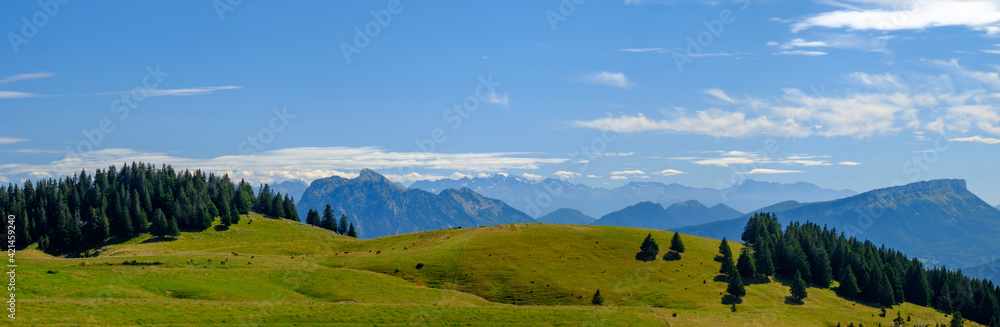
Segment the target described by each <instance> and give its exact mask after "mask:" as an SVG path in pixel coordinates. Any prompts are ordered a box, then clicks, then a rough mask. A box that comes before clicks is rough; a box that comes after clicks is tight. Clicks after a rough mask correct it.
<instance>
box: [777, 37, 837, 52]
mask: <svg viewBox="0 0 1000 327" xmlns="http://www.w3.org/2000/svg"><path fill="white" fill-rule="evenodd" d="M769 45H771V46H777V47H779V48H782V49H785V50H791V49H795V48H816V47H828V46H830V45H829V44H827V43H826V42H823V41H806V40H803V39H792V40H791V41H788V42H785V43H782V44H778V43H777V42H774V43H771V44H769Z"/></svg>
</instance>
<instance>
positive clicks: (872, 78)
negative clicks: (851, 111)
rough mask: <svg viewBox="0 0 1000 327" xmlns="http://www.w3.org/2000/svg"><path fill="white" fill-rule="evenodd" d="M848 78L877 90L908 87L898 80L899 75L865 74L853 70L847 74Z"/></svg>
mask: <svg viewBox="0 0 1000 327" xmlns="http://www.w3.org/2000/svg"><path fill="white" fill-rule="evenodd" d="M847 76H848V78H849V79H852V80H855V81H857V82H858V83H860V84H861V85H864V86H868V87H873V88H876V89H879V90H888V91H897V90H906V89H908V88H907V87H906V85H904V84H903V83H902V82H901V81H900V80H899V76H896V75H893V74H889V73H885V74H867V73H862V72H854V73H851V74H848V75H847Z"/></svg>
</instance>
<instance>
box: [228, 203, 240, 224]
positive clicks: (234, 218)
mask: <svg viewBox="0 0 1000 327" xmlns="http://www.w3.org/2000/svg"><path fill="white" fill-rule="evenodd" d="M229 222H230V223H232V224H233V225H235V224H239V223H240V213H239V209H237V208H235V207H233V208H231V209H230V210H229Z"/></svg>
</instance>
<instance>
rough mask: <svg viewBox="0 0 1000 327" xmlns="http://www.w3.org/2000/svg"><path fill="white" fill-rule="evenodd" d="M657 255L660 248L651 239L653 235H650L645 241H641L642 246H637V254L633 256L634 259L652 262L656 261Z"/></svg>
mask: <svg viewBox="0 0 1000 327" xmlns="http://www.w3.org/2000/svg"><path fill="white" fill-rule="evenodd" d="M658 253H660V246H659V245H656V240H654V239H653V234H652V233H650V234H649V235H646V239H644V240H642V245H640V246H639V253H636V254H635V259H636V260H641V261H653V260H656V255H657V254H658Z"/></svg>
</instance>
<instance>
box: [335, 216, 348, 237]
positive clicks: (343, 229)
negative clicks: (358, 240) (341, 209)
mask: <svg viewBox="0 0 1000 327" xmlns="http://www.w3.org/2000/svg"><path fill="white" fill-rule="evenodd" d="M337 234H340V235H347V214H343V213H342V214H340V224H338V226H337Z"/></svg>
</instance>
